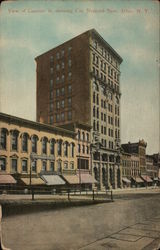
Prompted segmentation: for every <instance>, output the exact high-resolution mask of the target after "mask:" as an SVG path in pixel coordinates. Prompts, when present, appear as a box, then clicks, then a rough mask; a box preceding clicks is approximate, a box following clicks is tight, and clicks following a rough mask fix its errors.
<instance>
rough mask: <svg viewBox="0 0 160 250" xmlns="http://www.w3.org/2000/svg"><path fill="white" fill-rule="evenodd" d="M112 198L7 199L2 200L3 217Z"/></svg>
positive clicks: (85, 204)
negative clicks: (72, 199)
mask: <svg viewBox="0 0 160 250" xmlns="http://www.w3.org/2000/svg"><path fill="white" fill-rule="evenodd" d="M110 202H113V201H111V200H94V201H93V200H89V201H63V202H62V201H60V202H55V201H54V202H51V201H45V202H44V201H43V202H41V201H29V202H26V201H5V202H3V203H2V202H1V205H0V206H1V207H2V212H3V217H8V216H14V215H20V214H28V213H35V212H37V211H38V212H43V211H46V210H48V211H49V210H56V209H66V208H71V207H80V206H90V205H96V204H102V203H110Z"/></svg>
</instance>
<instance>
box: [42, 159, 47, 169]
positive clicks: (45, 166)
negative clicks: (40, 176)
mask: <svg viewBox="0 0 160 250" xmlns="http://www.w3.org/2000/svg"><path fill="white" fill-rule="evenodd" d="M46 170H47V162H46V161H42V171H46Z"/></svg>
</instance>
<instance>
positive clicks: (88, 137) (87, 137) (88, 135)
mask: <svg viewBox="0 0 160 250" xmlns="http://www.w3.org/2000/svg"><path fill="white" fill-rule="evenodd" d="M87 141H89V134H88V133H87Z"/></svg>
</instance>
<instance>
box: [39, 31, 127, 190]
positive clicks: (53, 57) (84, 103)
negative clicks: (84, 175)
mask: <svg viewBox="0 0 160 250" xmlns="http://www.w3.org/2000/svg"><path fill="white" fill-rule="evenodd" d="M35 60H36V63H37V121H38V122H42V123H46V124H51V125H53V124H54V125H56V126H61V125H64V124H70V123H79V124H85V125H88V126H91V132H90V142H91V155H92V157H91V158H92V164H91V165H92V171H93V174H94V176H95V178H96V179H97V181H98V188H99V189H103V188H110V187H113V188H117V187H121V186H122V179H121V175H122V173H121V166H120V160H119V147H120V97H121V92H120V74H121V73H120V64H121V62H122V58H121V57H120V56H119V55H118V53H117V52H116V51H115V50H114V49H113V48H112V47H111V46H110V45H109V44H108V43H107V42H106V41H105V40H104V39H103V38H102V37H101V36H100V35H99V33H98V32H97V31H96V30H94V29H92V30H89V31H86V32H85V33H83V34H80V35H79V36H77V37H74V38H73V39H71V40H69V41H67V42H65V43H63V44H61V45H59V46H57V47H56V48H53V49H51V50H49V51H47V52H45V53H44V54H42V55H40V56H37V57H36V59H35ZM78 147H80V148H79V150H80V152H81V151H83V146H82V147H81V146H80V145H78Z"/></svg>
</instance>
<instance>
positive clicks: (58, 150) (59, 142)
mask: <svg viewBox="0 0 160 250" xmlns="http://www.w3.org/2000/svg"><path fill="white" fill-rule="evenodd" d="M57 154H58V156H61V155H62V141H58V143H57Z"/></svg>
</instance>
